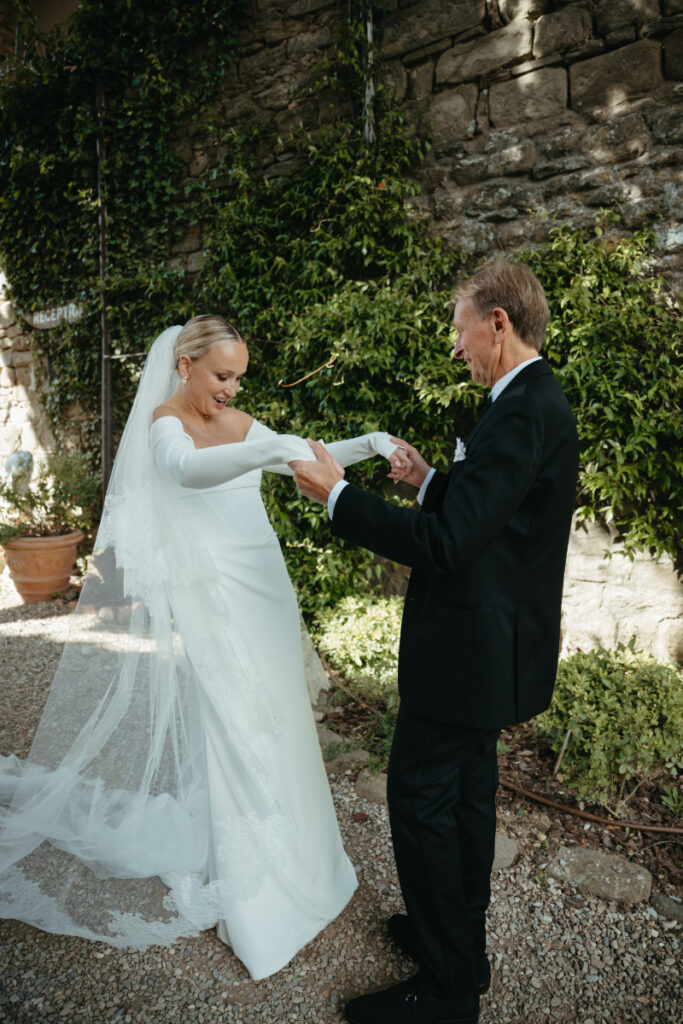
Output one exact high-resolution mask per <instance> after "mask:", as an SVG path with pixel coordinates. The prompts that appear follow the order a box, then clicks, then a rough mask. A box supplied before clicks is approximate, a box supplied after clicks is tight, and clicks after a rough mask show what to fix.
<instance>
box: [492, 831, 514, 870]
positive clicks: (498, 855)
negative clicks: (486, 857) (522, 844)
mask: <svg viewBox="0 0 683 1024" xmlns="http://www.w3.org/2000/svg"><path fill="white" fill-rule="evenodd" d="M518 856H519V847H518V846H517V843H516V841H515V840H514V839H511V838H510V837H509V836H505V835H503V833H502V832H496V849H495V854H494V857H493V867H492V868H491V870H492V871H502V870H503V869H504V868H511V867H512V865H513V864H514V863H515V861H516V860H517V858H518Z"/></svg>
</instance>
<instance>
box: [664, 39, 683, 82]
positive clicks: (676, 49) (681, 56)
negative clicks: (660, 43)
mask: <svg viewBox="0 0 683 1024" xmlns="http://www.w3.org/2000/svg"><path fill="white" fill-rule="evenodd" d="M664 75H665V77H666V78H673V79H675V80H677V81H678V80H680V79H683V28H679V29H678V31H676V32H672V33H671V35H669V36H667V37H666V39H665V40H664Z"/></svg>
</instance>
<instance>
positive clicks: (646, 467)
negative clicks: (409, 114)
mask: <svg viewBox="0 0 683 1024" xmlns="http://www.w3.org/2000/svg"><path fill="white" fill-rule="evenodd" d="M366 6H367V5H366ZM381 6H382V5H380V4H375V5H373V7H374V8H375V12H376V18H375V27H376V30H377V31H378V32H380V31H381V17H380V15H381ZM244 8H245V2H244V0H231V2H230V0H201V2H198V3H196V4H181V3H180V2H179V0H169V2H168V3H167V4H165V5H164V6H163V7H160V6H159V5H157V4H156V3H154V2H153V0H140V2H138V3H135V4H132V3H129V2H127V0H114V2H112V3H111V4H107V5H102V4H99V3H95V2H94V0H84V2H83V3H82V4H81V5H80V7H79V9H78V11H77V12H76V14H75V15H74V16H73V17H72V18H71V19H70V21H69V22H68V23H67V26H66V28H65V29H63V30H61V31H55V32H53V33H51V34H50V35H49V36H48V37H46V38H41V39H38V38H37V37H31V34H30V33H29V32H27V33H26V44H25V45H26V53H27V55H28V57H27V58H25V59H24V60H22V61H12V62H10V64H9V65H8V67H7V68H6V70H5V73H4V75H3V77H2V79H1V80H0V263H1V264H2V266H3V269H4V271H5V273H6V275H7V277H8V279H9V281H10V283H11V288H12V296H13V299H14V302H15V305H16V306H17V307H18V308H20V309H21V308H24V309H34V308H38V307H43V306H47V305H50V304H51V303H53V302H58V301H62V300H64V299H66V298H68V299H76V300H78V301H79V302H81V303H82V304H83V306H84V308H85V316H84V317H83V319H82V320H80V321H78V322H76V323H75V324H72V325H71V326H70V327H68V328H64V329H63V330H62V329H60V331H59V332H58V333H54V334H53V332H50V335H49V336H48V338H47V339H46V338H45V336H44V335H43V336H38V335H36V339H35V341H36V345H38V346H41V345H42V346H50V348H49V356H50V364H51V379H50V383H49V386H48V391H47V396H46V400H47V404H48V408H49V410H50V411H51V413H52V416H53V420H54V422H55V424H56V425H57V426H58V427H60V425H63V424H64V422H65V417H66V415H67V413H68V412H69V411H70V410H72V409H73V407H74V406H77V407H78V408H79V409H80V410H81V413H82V415H81V418H80V420H79V422H80V423H81V424H82V439H81V443H82V445H83V446H84V447H85V448H86V449H87V450H88V451H90V452H91V453H92V458H93V460H96V458H97V443H98V427H99V424H98V418H99V354H98V350H99V340H98V339H99V308H100V301H101V297H102V291H101V286H100V282H99V278H98V249H97V216H96V185H97V163H96V148H95V141H96V137H97V132H98V128H99V124H98V120H97V112H96V106H95V93H96V87H97V82H98V80H99V81H100V82H101V85H102V88H103V91H104V95H105V99H106V106H105V113H104V120H103V125H104V135H105V145H106V161H105V163H104V165H103V166H102V167H101V168H100V170H101V177H102V185H103V192H104V198H105V200H106V204H107V214H108V231H109V266H108V270H107V276H106V281H105V292H104V295H105V300H106V302H107V305H108V309H109V313H110V320H111V326H112V339H113V347H114V354H115V356H120V357H122V358H120V359H116V360H115V376H114V390H115V407H116V424H115V427H116V431H117V432H118V431H120V429H121V428H122V426H123V423H124V422H125V417H126V415H127V412H128V409H129V408H130V403H131V401H132V396H133V393H134V389H135V385H136V381H137V377H138V375H139V370H140V367H141V362H142V360H141V358H140V357H141V356H142V355H143V354H144V351H145V349H146V347H147V346H148V345H149V343H150V342H151V340H152V339H153V338H154V336H155V335H156V334H158V333H159V331H160V330H161V329H162V328H164V327H165V326H167V325H168V324H169V323H178V322H183V321H184V320H185V319H186V318H187V317H189V316H191V315H194V314H196V313H200V312H208V311H215V312H219V313H221V314H223V315H225V316H227V317H228V318H229V319H230V320H232V321H233V322H234V323H235V324H236V325H237V326H238V327H239V329H240V330H241V331H242V333H243V334H244V336H245V337H246V338H247V340H248V342H249V346H250V351H251V365H250V369H249V374H248V376H247V386H246V389H245V392H244V393H243V395H242V396H241V405H242V407H244V408H246V409H247V410H248V411H249V412H251V413H253V414H254V415H257V416H258V417H259V418H261V419H263V420H264V421H265V422H266V423H267V424H268V425H269V426H271V427H273V428H276V429H283V430H287V431H298V432H301V433H303V434H304V435H309V436H313V437H323V438H328V439H331V438H334V437H341V436H347V435H352V434H356V433H360V432H364V431H366V430H373V429H378V428H379V429H388V430H390V431H392V432H397V433H399V434H404V435H407V436H408V437H409V438H410V440H412V441H413V442H414V443H415V444H416V445H417V446H418V447H420V448H421V449H423V450H424V452H425V455H426V456H428V457H429V458H430V459H431V460H432V461H434V462H435V463H436V464H440V465H441V466H445V465H446V459H447V456H446V454H445V453H446V452H447V451H448V449H449V447H450V448H452V442H453V440H454V438H455V436H456V435H460V436H465V434H466V433H467V432H468V430H469V428H470V426H471V425H472V424H473V422H474V419H475V416H476V405H477V403H478V399H479V389H478V388H477V387H476V386H474V385H473V384H472V383H471V381H470V380H469V374H468V372H467V368H466V367H465V366H464V365H459V364H454V363H453V361H452V359H451V358H450V348H451V345H450V344H449V319H450V311H449V304H450V297H451V292H452V287H453V284H454V281H455V280H456V279H457V278H458V276H460V275H461V274H463V273H465V272H468V271H469V269H471V268H469V267H466V266H465V263H464V261H463V259H462V257H461V256H460V255H459V254H458V253H457V252H454V251H451V250H449V249H447V248H446V247H445V246H443V245H442V244H441V243H440V241H439V239H437V238H435V237H433V236H431V235H430V234H429V233H428V232H427V231H426V229H425V228H424V227H423V226H422V223H421V221H420V219H419V218H418V217H416V216H415V215H414V214H413V209H414V203H415V198H416V195H417V192H418V189H417V186H416V185H415V184H414V183H413V182H412V180H411V173H412V171H413V169H414V168H415V167H416V166H417V165H418V164H419V162H420V160H421V159H422V157H423V156H424V153H425V149H426V145H427V143H426V142H425V141H424V139H420V138H416V137H415V136H414V134H412V133H411V132H410V131H408V129H407V127H406V125H405V123H404V120H403V117H402V115H401V113H400V111H398V110H397V109H396V106H395V104H394V103H393V100H392V97H391V93H390V92H389V91H388V90H387V89H386V88H385V87H383V86H382V84H381V77H378V80H377V81H376V82H375V86H376V90H375V96H374V103H373V115H374V128H375V134H376V141H375V142H374V143H373V144H372V145H368V144H367V141H366V140H365V139H364V131H363V129H364V124H363V115H364V109H363V98H364V95H367V92H366V90H365V88H364V83H365V78H366V76H367V73H368V64H367V60H368V51H367V38H366V36H365V35H364V33H365V22H364V20H363V19H362V18H360V17H358V13H359V11H360V12H362V9H363V5H362V4H360V3H359V4H350V5H348V4H343V5H341V4H340V5H339V15H340V17H339V32H338V36H337V39H336V42H335V43H334V45H333V46H332V47H330V49H329V51H328V52H327V53H325V54H323V55H322V56H321V60H320V64H319V66H318V69H317V73H316V76H315V78H314V80H313V81H312V82H311V84H310V85H309V86H308V87H307V97H303V98H304V99H305V98H308V99H310V98H311V96H316V95H317V97H318V99H319V100H320V103H319V106H320V107H322V106H323V105H324V104H323V102H322V101H323V99H324V100H325V101H326V102H327V104H328V107H331V108H332V109H337V110H341V111H343V113H342V114H341V115H338V116H336V117H334V118H331V117H327V119H326V120H325V118H323V119H322V120H320V119H319V120H318V121H317V122H315V123H305V124H303V126H300V127H298V128H297V129H296V130H294V132H293V134H291V135H290V136H287V137H282V136H278V134H277V133H276V131H275V129H274V127H273V125H272V124H259V125H254V124H238V125H231V126H229V127H226V125H225V119H224V118H223V117H222V115H221V103H220V99H221V96H222V92H221V90H222V88H223V85H222V83H223V82H224V81H225V77H226V75H227V73H228V69H229V68H230V66H231V61H232V53H233V51H234V40H235V38H236V34H237V28H238V26H239V22H240V18H241V17H242V15H243V11H244ZM179 39H182V40H183V45H182V46H179V45H178V40H179ZM193 146H195V147H197V148H199V149H201V152H202V154H203V156H204V157H205V167H204V169H203V170H202V171H201V173H199V174H197V176H195V177H193V178H192V179H188V177H187V172H186V164H185V163H184V162H183V160H182V159H181V154H182V153H183V150H187V149H188V148H190V149H191V148H192V147H193ZM278 153H280V154H283V155H284V154H285V153H286V154H287V160H286V161H285V165H279V164H278V163H276V162H273V159H272V158H273V156H277V155H278ZM264 155H267V156H268V158H269V159H268V160H264ZM284 166H286V170H285V169H283V167H284ZM278 167H280V168H281V170H280V171H279V170H278ZM55 196H57V197H58V199H59V201H58V202H55ZM190 227H193V228H195V229H196V230H198V231H200V232H201V237H202V244H203V257H202V263H201V271H200V272H199V273H198V274H195V275H190V276H188V275H187V274H186V273H185V272H184V271H183V269H182V268H181V267H180V266H179V265H178V263H177V261H174V260H173V259H172V258H171V255H172V250H173V247H174V244H175V243H176V242H178V241H179V240H180V239H181V238H182V237H183V236H184V234H185V233H186V231H187V230H188V228H190ZM606 229H609V238H608V239H607V236H606V235H605V233H604V232H605V230H606ZM654 245H655V240H654V235H653V234H652V232H651V231H649V230H643V231H640V232H637V233H636V234H635V235H632V236H630V237H628V238H620V237H619V236H618V225H617V224H615V223H608V222H605V221H604V220H598V221H597V222H596V224H595V225H593V226H590V227H588V228H582V229H579V230H572V229H570V228H568V227H566V226H558V227H557V228H556V229H554V230H553V232H552V235H551V241H550V243H549V244H548V245H547V246H545V247H543V248H542V249H540V250H538V251H532V252H527V253H524V254H523V255H524V258H525V259H526V260H527V261H528V262H530V263H531V265H532V266H533V267H534V269H535V270H536V272H537V273H538V275H539V277H540V279H541V281H542V282H543V284H544V286H545V287H546V290H547V292H548V296H549V300H550V304H551V313H552V319H551V328H550V332H549V338H548V343H547V348H546V355H547V357H548V358H549V360H550V361H551V363H552V365H553V366H554V368H555V369H556V372H557V373H558V375H559V376H560V379H561V381H562V383H563V385H564V386H565V388H566V390H567V393H568V395H569V397H570V401H571V402H572V405H573V408H574V410H575V413H576V416H577V420H578V422H579V431H580V435H581V440H582V469H581V479H580V488H579V506H580V511H581V514H582V515H583V516H585V517H587V518H593V517H596V518H601V519H603V520H606V521H609V522H611V523H612V524H614V525H615V526H616V528H617V530H618V531H619V533H620V535H621V536H623V537H624V539H625V540H626V543H627V547H628V548H629V550H635V549H637V548H639V547H645V548H651V549H653V550H654V551H656V552H662V551H668V552H669V553H671V554H673V555H674V557H676V556H677V549H676V539H675V538H676V534H677V533H678V534H679V535H680V526H681V511H680V507H679V503H678V502H677V500H676V497H675V479H676V474H680V469H681V465H680V456H678V455H677V454H676V452H677V449H676V446H675V445H674V443H673V441H674V440H675V437H676V433H677V431H680V412H679V410H680V404H681V403H680V393H679V391H678V390H677V389H679V388H680V385H679V384H678V383H677V380H678V379H679V376H680V375H679V374H678V375H677V373H676V366H677V365H680V355H681V330H680V326H679V323H680V320H679V319H677V310H676V308H675V306H674V304H673V303H672V301H671V300H670V298H669V297H668V296H667V294H666V290H665V288H664V286H663V284H662V283H661V282H659V281H657V280H656V278H655V277H653V276H652V275H651V273H649V271H648V258H649V256H650V254H651V253H652V251H653V248H654ZM65 288H66V289H68V295H67V294H65ZM70 422H72V421H70ZM385 472H386V470H385V468H384V467H383V466H382V465H380V464H379V460H374V461H373V462H369V463H366V464H363V465H361V466H360V467H357V468H354V469H353V470H351V471H350V472H349V476H350V477H351V476H352V477H353V479H356V480H358V481H359V482H361V483H362V484H365V485H367V486H371V487H373V488H374V489H379V490H384V489H385V488H386V493H392V494H393V496H394V497H397V495H396V492H393V491H391V490H390V489H388V485H387V481H386V480H385V478H384V474H385ZM264 493H265V496H266V500H267V502H268V505H269V510H270V513H271V516H272V517H273V520H274V525H275V527H276V529H277V531H278V534H279V535H280V537H281V539H282V541H283V545H284V547H285V551H286V554H287V557H288V561H289V566H290V570H291V572H292V575H293V577H294V578H295V582H296V583H297V585H298V590H299V594H300V596H301V598H302V602H303V604H304V606H305V608H306V609H307V610H308V611H311V612H313V611H315V610H316V609H318V608H319V607H320V606H321V605H326V604H330V603H331V602H333V601H334V600H336V599H337V598H339V597H341V596H342V595H343V594H344V593H347V592H348V591H349V590H353V589H356V590H357V589H358V588H359V587H363V586H371V585H372V584H373V583H374V582H375V581H376V580H377V578H378V573H379V569H378V566H377V565H376V563H375V562H373V561H372V560H371V559H370V558H369V556H367V555H366V554H364V553H362V552H360V551H348V550H347V551H345V550H343V549H342V547H341V546H340V545H339V544H337V543H336V542H335V543H332V542H331V541H330V539H329V533H328V532H327V531H326V530H325V527H324V520H325V516H326V512H325V511H324V510H323V509H319V508H318V507H313V506H312V505H311V504H310V503H309V502H306V501H303V500H302V499H300V498H299V497H298V496H297V495H296V493H295V492H294V491H293V488H292V486H291V483H290V482H288V481H286V480H284V481H282V480H275V481H271V480H268V482H267V486H266V487H265V488H264ZM312 581H315V582H314V583H313V582H312Z"/></svg>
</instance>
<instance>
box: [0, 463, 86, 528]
mask: <svg viewBox="0 0 683 1024" xmlns="http://www.w3.org/2000/svg"><path fill="white" fill-rule="evenodd" d="M99 492H100V483H99V474H98V473H95V472H93V470H92V467H91V466H90V464H89V462H88V459H87V457H86V456H85V455H84V454H83V453H81V452H68V453H58V452H54V453H53V454H52V455H50V457H49V460H48V462H47V464H46V465H45V466H43V467H42V468H41V469H40V471H39V472H38V474H37V476H36V479H35V480H34V481H33V483H28V482H27V483H26V484H25V485H22V484H19V485H15V484H14V483H13V482H12V480H11V479H10V478H7V479H3V478H2V477H0V544H4V543H5V542H6V541H8V540H11V539H12V537H26V536H37V537H51V536H58V535H60V534H63V533H69V532H70V531H71V530H83V532H84V533H85V534H86V536H87V535H88V534H89V533H90V531H91V530H92V527H93V521H92V513H91V510H92V509H93V508H94V507H97V506H98V504H99V496H100V494H99Z"/></svg>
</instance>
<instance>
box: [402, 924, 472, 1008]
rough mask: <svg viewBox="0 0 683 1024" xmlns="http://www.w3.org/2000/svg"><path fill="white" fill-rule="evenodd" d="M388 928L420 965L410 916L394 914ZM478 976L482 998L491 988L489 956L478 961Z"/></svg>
mask: <svg viewBox="0 0 683 1024" xmlns="http://www.w3.org/2000/svg"><path fill="white" fill-rule="evenodd" d="M387 927H388V929H389V934H390V935H391V937H392V939H393V940H394V941H395V942H396V944H397V945H398V946H400V947H401V949H402V950H403V951H404V952H405V953H407V954H408V955H409V956H412V958H413V960H417V962H418V963H420V959H421V958H420V953H419V951H418V948H417V945H416V943H415V934H414V932H413V929H412V926H411V924H410V920H409V918H408V915H407V914H392V916H391V917H390V918H389V920H388V921H387ZM476 976H477V992H478V993H479V995H480V996H483V995H484V993H485V992H488V990H489V988H490V987H491V965H490V964H489V960H488V957H487V956H482V957H480V958H479V959H478V960H477V967H476Z"/></svg>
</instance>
